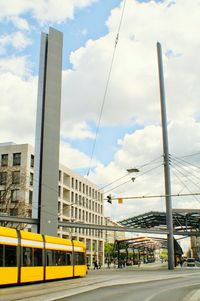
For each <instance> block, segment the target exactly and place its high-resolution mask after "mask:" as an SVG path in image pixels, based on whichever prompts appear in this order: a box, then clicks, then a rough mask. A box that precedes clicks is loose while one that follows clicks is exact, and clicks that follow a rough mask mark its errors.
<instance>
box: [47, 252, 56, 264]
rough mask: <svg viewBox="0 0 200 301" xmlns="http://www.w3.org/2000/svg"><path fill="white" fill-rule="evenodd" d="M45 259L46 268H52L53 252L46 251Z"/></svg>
mask: <svg viewBox="0 0 200 301" xmlns="http://www.w3.org/2000/svg"><path fill="white" fill-rule="evenodd" d="M46 259H47V266H52V265H54V264H53V250H47V251H46Z"/></svg>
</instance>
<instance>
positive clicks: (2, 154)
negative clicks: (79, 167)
mask: <svg viewBox="0 0 200 301" xmlns="http://www.w3.org/2000/svg"><path fill="white" fill-rule="evenodd" d="M0 160H1V161H0V197H1V198H0V200H1V202H0V211H1V212H4V213H5V211H6V212H7V213H8V214H9V215H15V216H17V215H21V216H30V217H31V209H32V201H33V184H34V183H35V182H37V179H36V178H34V149H33V147H32V146H31V145H29V144H14V143H1V144H0ZM49 164H51V162H49ZM8 175H10V176H11V178H12V180H11V182H12V181H13V182H14V183H13V185H15V186H12V187H11V190H12V191H10V195H12V197H11V198H9V201H8V203H9V206H7V208H5V202H4V199H5V198H4V197H3V195H4V191H5V183H6V180H7V179H8ZM22 182H23V185H22ZM48 189H49V190H51V189H52V188H51V187H48ZM57 193H58V216H57V217H55V218H59V220H60V221H70V222H82V223H91V224H97V225H103V224H104V204H103V193H102V191H101V190H100V189H99V188H98V187H97V186H96V185H95V184H94V183H92V182H90V181H89V180H87V179H86V178H84V177H82V176H80V175H79V174H77V173H75V172H74V171H72V170H70V169H69V168H67V167H65V166H64V165H61V164H60V165H59V183H58V190H57ZM17 204H23V206H17ZM20 207H23V208H26V207H27V214H26V215H25V214H24V213H23V214H22V213H21V214H20V212H19V211H20ZM14 208H15V210H13V209H14ZM58 236H60V237H63V238H70V239H71V238H72V239H77V240H80V241H83V242H84V243H85V245H86V250H87V252H86V253H87V262H88V263H89V264H92V262H93V260H94V259H97V261H98V262H101V264H103V262H104V235H103V231H102V230H93V229H81V228H80V229H77V228H64V227H59V228H58Z"/></svg>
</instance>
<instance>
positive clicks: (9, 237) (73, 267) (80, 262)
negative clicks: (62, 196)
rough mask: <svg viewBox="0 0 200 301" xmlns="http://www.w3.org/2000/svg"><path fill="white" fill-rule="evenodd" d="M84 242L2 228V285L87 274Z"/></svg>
mask: <svg viewBox="0 0 200 301" xmlns="http://www.w3.org/2000/svg"><path fill="white" fill-rule="evenodd" d="M86 272H87V266H86V263H85V245H84V243H83V242H80V241H73V240H67V239H62V238H58V237H52V236H47V235H41V234H36V233H31V232H26V231H18V230H15V229H10V228H5V227H0V285H7V284H19V283H26V282H27V283H28V282H36V281H46V280H53V279H61V278H71V277H80V276H84V275H85V274H86Z"/></svg>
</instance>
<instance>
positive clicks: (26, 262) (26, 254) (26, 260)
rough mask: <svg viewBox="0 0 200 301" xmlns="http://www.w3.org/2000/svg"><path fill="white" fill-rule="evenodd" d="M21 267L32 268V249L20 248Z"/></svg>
mask: <svg viewBox="0 0 200 301" xmlns="http://www.w3.org/2000/svg"><path fill="white" fill-rule="evenodd" d="M22 266H24V267H28V266H33V254H32V248H26V247H23V248H22Z"/></svg>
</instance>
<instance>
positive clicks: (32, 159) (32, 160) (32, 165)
mask: <svg viewBox="0 0 200 301" xmlns="http://www.w3.org/2000/svg"><path fill="white" fill-rule="evenodd" d="M31 167H32V168H33V167H34V155H31Z"/></svg>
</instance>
